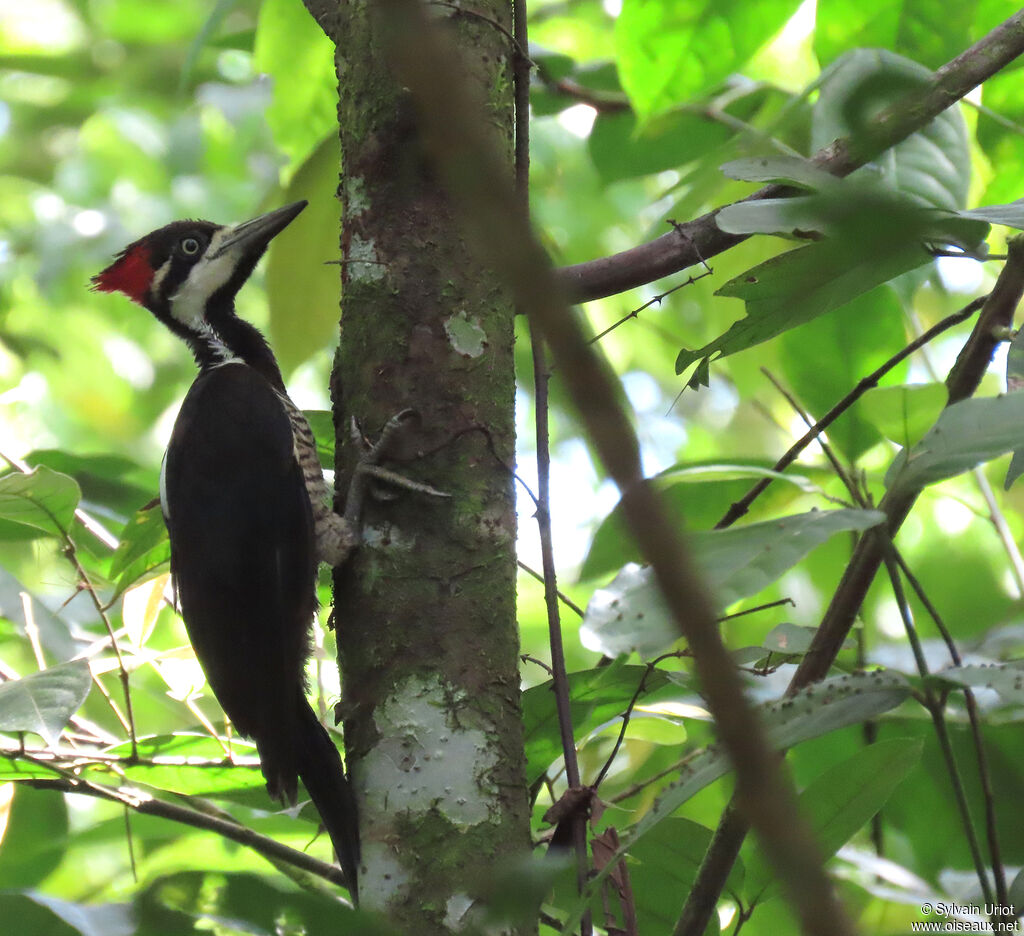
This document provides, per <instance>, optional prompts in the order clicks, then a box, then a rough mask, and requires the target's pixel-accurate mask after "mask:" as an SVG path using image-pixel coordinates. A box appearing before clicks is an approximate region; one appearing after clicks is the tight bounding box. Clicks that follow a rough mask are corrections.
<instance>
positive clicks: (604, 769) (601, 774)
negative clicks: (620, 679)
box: [590, 663, 654, 790]
mask: <svg viewBox="0 0 1024 936" xmlns="http://www.w3.org/2000/svg"><path fill="white" fill-rule="evenodd" d="M653 672H654V664H653V663H648V664H647V666H646V667H645V668H644V674H643V676H641V677H640V682H638V683H637V686H636V692H634V693H633V697H632V698H631V699H630V700H629V705H627V706H626V710H625V711H624V712H623V713H622V724H621V725H620V726H619V736H618V737H617V738H616V739H615V744H614V745H613V746H612V751H611V753H610V754H609V755H608V757H607V759H606V760H605V762H604V764H603V765H602V766H601V769H600V770H599V771H598V774H597V777H596V779H595V780H594V782H593V783H592V784H591V785H590V787H591V789H592V790H597V788H598V787H599V786H600V785H601V781H602V780H604V778H605V777H606V776H607V775H608V771H609V770H610V769H611V766H612V763H613V762H614V761H615V758H616V756H617V755H618V753H619V748H620V747H622V742H623V741H624V740H625V738H626V729H627V728H628V727H629V719H630V718H631V717H632V715H633V708H634V707H635V706H636V703H637V701H638V700H639V699H640V696H642V695H643V693H644V689H645V688H646V687H647V677H648V676H650V675H651V673H653Z"/></svg>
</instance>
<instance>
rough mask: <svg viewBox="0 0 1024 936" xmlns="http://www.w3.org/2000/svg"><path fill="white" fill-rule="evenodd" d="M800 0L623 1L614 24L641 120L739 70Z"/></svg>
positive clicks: (626, 82) (622, 69)
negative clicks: (756, 0)
mask: <svg viewBox="0 0 1024 936" xmlns="http://www.w3.org/2000/svg"><path fill="white" fill-rule="evenodd" d="M798 6H799V3H798V2H797V0H764V2H761V3H757V4H753V5H752V4H749V3H744V2H743V0H719V2H714V0H695V2H688V3H651V2H649V0H626V2H625V3H624V4H623V6H622V13H621V14H620V15H619V17H618V19H617V20H616V22H615V40H616V47H617V52H618V63H619V74H620V77H621V79H622V86H623V87H624V88H625V89H626V91H627V93H628V94H629V97H630V100H631V101H632V102H633V106H634V108H635V110H636V112H637V114H638V115H639V116H640V117H641V119H646V118H648V117H650V116H652V115H654V114H657V113H661V112H663V111H666V110H668V109H670V108H671V107H674V106H675V105H677V104H679V103H680V102H682V101H687V100H689V99H690V98H692V97H694V96H696V95H699V94H700V93H702V92H704V91H707V90H709V89H710V88H712V87H713V86H714V85H716V84H718V83H719V82H720V81H722V80H723V79H725V78H726V77H728V76H729V75H731V74H732V73H733V72H735V71H737V70H738V69H739V68H740V67H741V66H742V65H743V64H744V63H745V62H746V61H747V60H748V59H749V58H750V57H751V56H752V55H753V54H754V53H755V52H756V51H757V50H758V49H760V48H761V46H763V45H765V44H766V43H767V42H768V41H769V40H770V39H771V38H772V37H773V36H774V35H775V33H776V32H778V31H779V30H780V29H781V28H782V27H783V25H784V24H785V23H786V21H787V20H788V19H789V18H790V16H792V15H793V13H795V12H796V9H797V7H798Z"/></svg>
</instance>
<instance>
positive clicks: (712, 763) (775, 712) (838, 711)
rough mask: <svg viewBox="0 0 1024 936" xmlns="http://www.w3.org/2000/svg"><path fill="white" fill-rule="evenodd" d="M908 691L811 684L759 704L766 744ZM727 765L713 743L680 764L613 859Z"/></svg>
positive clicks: (891, 682)
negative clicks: (678, 771) (786, 696)
mask: <svg viewBox="0 0 1024 936" xmlns="http://www.w3.org/2000/svg"><path fill="white" fill-rule="evenodd" d="M909 694H910V686H909V685H908V683H907V681H906V679H905V678H904V677H903V676H900V675H899V674H895V673H883V672H873V673H856V674H853V675H851V676H839V677H836V678H834V679H827V680H825V681H824V682H821V683H816V684H815V685H813V686H810V687H808V688H807V689H805V690H803V691H802V692H800V693H799V694H798V695H796V696H794V697H793V698H792V699H782V700H780V701H777V702H771V703H768V704H767V705H763V706H760V707H759V712H760V715H761V721H762V724H763V726H764V728H765V731H766V735H767V738H768V741H769V743H770V744H771V745H772V746H773V747H774V748H777V749H780V750H784V749H786V748H789V747H793V746H794V745H796V744H799V743H800V742H802V741H807V740H808V739H810V738H816V737H819V736H821V735H824V734H828V733H829V732H831V731H836V730H838V729H839V728H844V727H846V726H847V725H854V724H858V723H860V722H862V721H865V720H867V719H869V718H875V717H876V716H878V715H880V714H882V713H883V712H887V711H889V710H890V709H893V708H895V707H896V706H897V705H899V704H900V703H901V702H903V700H904V699H906V698H907V697H908V695H909ZM729 769H730V764H729V758H728V756H727V755H726V753H725V752H724V751H723V750H721V749H719V748H718V747H711V748H708V749H707V750H706V751H705V752H704V753H703V754H701V755H700V756H698V757H695V758H694V759H693V760H691V761H690V762H689V763H688V764H687V765H686V767H684V768H683V770H682V772H681V774H680V777H679V779H678V780H676V781H675V782H674V783H672V784H670V785H669V786H668V787H666V788H665V789H664V790H663V791H662V792H661V794H660V795H659V796H658V798H657V800H655V802H654V804H653V805H652V806H651V808H650V809H649V810H648V811H647V812H646V813H644V815H643V816H642V817H641V818H640V820H639V821H638V822H637V823H636V825H634V826H633V827H632V829H630V830H629V831H628V832H627V833H626V834H625V835H624V836H622V846H621V847H620V848H619V850H618V851H617V852H616V853H615V859H614V860H617V859H618V858H621V857H623V856H624V855H625V854H626V853H627V852H629V851H631V850H632V849H633V848H634V847H635V846H636V844H637V843H639V842H640V841H641V840H642V839H643V838H644V836H645V835H647V834H648V833H649V832H651V831H652V830H653V829H655V828H657V827H658V825H659V824H660V823H662V822H663V821H664V820H666V819H667V818H669V817H670V816H671V815H672V813H674V812H675V810H677V809H678V808H679V807H680V806H681V805H682V804H683V803H685V802H686V801H687V800H689V799H690V798H691V797H693V796H694V795H696V794H697V793H699V792H700V791H701V790H703V789H704V788H705V787H706V786H708V785H709V784H711V783H713V782H714V781H715V780H717V779H718V778H719V777H722V776H724V775H725V774H726V773H727V772H728V771H729ZM610 869H611V862H610V863H609V865H608V866H606V867H605V869H604V870H603V871H601V872H599V873H598V874H597V875H596V876H595V877H594V878H593V879H592V880H591V882H590V888H589V889H593V888H595V887H597V886H598V885H599V884H600V882H601V881H602V880H603V879H604V878H605V877H606V876H607V874H608V872H609V871H610ZM582 906H583V905H582V904H580V905H578V906H577V908H576V910H575V911H574V913H573V914H570V917H569V919H568V921H567V923H566V925H565V926H564V927H563V930H562V931H563V932H564V933H571V932H572V926H573V925H574V924H575V922H576V921H577V920H578V914H579V912H581V910H582Z"/></svg>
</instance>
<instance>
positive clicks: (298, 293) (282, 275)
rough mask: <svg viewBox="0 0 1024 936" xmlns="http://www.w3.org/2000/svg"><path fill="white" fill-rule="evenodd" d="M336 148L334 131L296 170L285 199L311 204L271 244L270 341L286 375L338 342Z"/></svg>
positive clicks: (337, 168) (338, 283) (269, 260)
mask: <svg viewBox="0 0 1024 936" xmlns="http://www.w3.org/2000/svg"><path fill="white" fill-rule="evenodd" d="M339 146H340V145H339V143H338V134H337V128H336V127H335V128H334V130H333V131H332V132H331V133H330V134H328V135H327V136H326V137H324V138H323V139H321V140H320V141H319V142H318V145H317V147H316V149H315V150H313V152H312V153H310V154H309V156H308V158H307V159H306V160H305V161H304V162H303V164H302V165H301V166H300V167H299V169H298V171H297V172H296V173H295V175H294V176H293V177H292V180H291V182H290V183H289V185H288V189H287V191H286V192H285V194H284V198H283V200H284V201H286V202H293V201H298V200H299V199H303V198H304V199H306V200H307V201H308V202H309V205H307V207H306V209H305V211H303V212H302V214H300V215H299V216H298V217H297V218H296V219H295V220H294V221H293V222H292V223H291V224H289V225H288V227H287V228H285V229H284V230H283V231H282V232H281V233H280V234H278V235H277V237H275V238H274V239H273V240H272V241H271V242H270V250H269V252H268V257H267V296H268V298H269V302H270V337H271V342H272V344H273V345H274V350H275V352H276V353H277V357H278V360H279V361H280V363H281V366H282V368H283V369H284V371H285V373H287V372H288V371H290V370H293V369H294V368H295V367H297V366H298V365H299V364H301V363H302V362H303V361H305V360H307V359H308V358H309V357H310V356H311V355H313V354H315V353H316V352H317V351H320V350H322V349H324V348H333V347H334V346H335V345H336V344H337V343H338V320H339V318H340V316H341V313H340V311H339V306H338V303H339V301H340V297H341V275H340V274H339V272H338V270H339V267H338V264H337V262H336V261H337V260H338V259H339V257H340V248H339V246H338V238H339V236H340V231H341V205H340V204H339V202H338V199H337V198H336V197H335V194H334V193H335V192H336V191H337V188H338V171H339V168H340V165H341V156H340V152H339ZM299 284H301V286H299Z"/></svg>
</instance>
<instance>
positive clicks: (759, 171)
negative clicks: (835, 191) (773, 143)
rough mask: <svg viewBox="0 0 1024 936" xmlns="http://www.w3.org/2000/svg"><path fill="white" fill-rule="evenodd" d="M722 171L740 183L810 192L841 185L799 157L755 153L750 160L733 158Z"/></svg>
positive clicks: (829, 175) (822, 170)
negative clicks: (776, 184)
mask: <svg viewBox="0 0 1024 936" xmlns="http://www.w3.org/2000/svg"><path fill="white" fill-rule="evenodd" d="M722 172H723V173H724V174H725V175H727V176H728V177H729V178H730V179H738V180H739V181H740V182H778V183H780V184H782V185H793V186H795V187H797V188H802V189H810V190H812V191H818V190H820V189H829V188H833V187H835V186H837V185H841V184H842V183H841V181H840V180H839V179H837V178H836V177H835V176H834V175H832V173H830V172H826V171H825V170H824V169H821V168H819V167H818V166H816V165H815V164H814V163H812V162H811V161H810V160H809V159H804V158H803V157H802V156H756V157H754V158H751V159H734V160H732V161H731V162H727V163H724V164H723V165H722ZM720 213H721V212H720ZM720 213H719V214H720Z"/></svg>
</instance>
